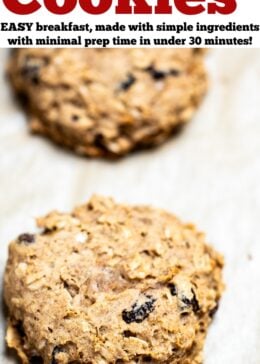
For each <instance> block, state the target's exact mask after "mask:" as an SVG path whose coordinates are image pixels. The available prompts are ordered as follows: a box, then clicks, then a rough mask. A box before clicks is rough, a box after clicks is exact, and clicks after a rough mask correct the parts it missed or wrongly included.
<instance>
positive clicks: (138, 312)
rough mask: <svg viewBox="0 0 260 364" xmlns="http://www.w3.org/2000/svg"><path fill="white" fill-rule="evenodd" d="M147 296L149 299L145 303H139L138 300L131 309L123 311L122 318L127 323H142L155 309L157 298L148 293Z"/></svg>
mask: <svg viewBox="0 0 260 364" xmlns="http://www.w3.org/2000/svg"><path fill="white" fill-rule="evenodd" d="M146 297H147V301H145V302H144V303H143V304H141V305H138V303H137V302H136V303H135V304H133V306H132V309H131V310H129V311H127V310H124V311H123V312H122V319H123V320H124V321H125V322H126V323H127V324H131V323H132V322H136V323H140V322H142V321H144V320H145V319H146V318H147V317H148V316H149V314H150V313H151V312H152V311H153V310H154V303H155V301H156V299H155V298H153V297H152V296H149V295H147V296H146Z"/></svg>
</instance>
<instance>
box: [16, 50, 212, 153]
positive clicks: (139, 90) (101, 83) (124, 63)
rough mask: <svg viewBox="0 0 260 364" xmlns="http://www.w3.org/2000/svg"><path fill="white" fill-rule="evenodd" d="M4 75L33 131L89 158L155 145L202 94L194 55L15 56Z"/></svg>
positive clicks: (203, 81) (199, 56)
mask: <svg viewBox="0 0 260 364" xmlns="http://www.w3.org/2000/svg"><path fill="white" fill-rule="evenodd" d="M9 75H10V78H11V81H12V84H13V86H14V88H15V90H16V91H17V92H18V93H19V94H22V95H23V96H25V98H26V99H27V110H28V114H29V119H30V127H31V130H32V131H33V132H36V133H40V134H43V135H46V136H48V137H49V138H51V139H52V140H54V141H55V142H57V143H59V144H61V145H64V146H67V147H69V148H71V149H73V150H75V151H76V152H78V153H81V154H85V155H88V156H109V157H111V156H121V155H124V154H126V153H128V152H130V151H132V150H134V149H138V148H144V147H150V146H153V145H157V144H160V143H161V142H163V141H164V140H165V139H166V138H168V137H169V136H170V135H171V134H172V133H173V132H174V131H176V130H177V128H178V129H179V127H180V126H181V125H183V124H185V123H186V122H187V121H188V120H189V119H190V118H191V117H192V115H193V113H194V111H195V110H196V108H197V107H198V105H199V103H200V101H201V99H202V96H203V95H204V93H205V91H206V87H207V77H206V72H205V68H204V64H203V52H202V51H200V50H199V51H198V50H194V49H20V50H16V51H14V52H13V53H12V55H11V58H10V64H9ZM23 100H25V99H24V98H23Z"/></svg>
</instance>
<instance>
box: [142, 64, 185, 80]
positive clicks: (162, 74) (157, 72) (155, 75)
mask: <svg viewBox="0 0 260 364" xmlns="http://www.w3.org/2000/svg"><path fill="white" fill-rule="evenodd" d="M146 71H148V72H149V73H150V75H151V76H152V77H153V78H154V79H155V80H162V79H164V78H165V77H167V76H174V77H177V76H179V74H180V72H179V71H178V70H176V69H171V70H170V71H162V70H157V69H155V68H154V66H150V67H148V68H147V69H146Z"/></svg>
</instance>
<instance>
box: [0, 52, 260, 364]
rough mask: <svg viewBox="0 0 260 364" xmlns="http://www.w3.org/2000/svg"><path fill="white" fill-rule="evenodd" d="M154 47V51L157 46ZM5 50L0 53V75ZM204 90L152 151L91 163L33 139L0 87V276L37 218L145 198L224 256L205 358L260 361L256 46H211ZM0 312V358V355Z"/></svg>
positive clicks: (216, 362) (6, 359) (259, 71)
mask: <svg viewBox="0 0 260 364" xmlns="http://www.w3.org/2000/svg"><path fill="white" fill-rule="evenodd" d="M158 52H159V50H158ZM6 55H7V52H6V51H5V50H1V51H0V57H1V59H0V67H1V73H3V72H2V70H3V69H4V64H5V62H6ZM207 64H208V68H209V72H210V75H211V89H210V92H209V94H208V96H207V97H206V99H205V101H204V103H203V105H202V107H201V108H200V110H199V112H198V113H197V115H196V117H195V118H194V119H193V121H192V123H190V124H189V125H188V126H187V127H186V128H185V130H184V131H183V132H182V133H181V134H180V135H179V136H178V137H176V138H173V139H171V141H169V142H168V143H166V144H164V145H163V146H162V147H160V148H159V149H156V150H153V151H147V152H140V153H136V154H133V155H131V156H129V157H126V158H125V159H122V160H120V161H118V162H106V161H102V160H89V159H84V158H81V157H78V156H76V155H74V154H72V153H70V152H67V151H64V150H62V149H60V148H58V147H56V146H54V145H53V144H51V143H50V142H48V141H46V140H44V139H42V138H41V137H36V136H31V135H30V134H29V133H28V131H27V128H26V123H25V116H24V114H23V113H22V112H21V110H20V109H19V107H18V106H17V104H16V103H15V101H14V100H13V99H12V98H11V97H10V92H9V89H8V85H7V84H6V81H5V80H4V77H3V76H1V87H0V125H1V127H0V224H1V227H0V244H1V254H0V275H1V281H2V276H3V270H4V265H5V261H6V258H7V246H8V242H9V241H10V240H11V239H12V238H14V237H16V236H17V235H18V234H19V233H22V232H25V231H31V230H33V229H34V217H36V216H40V215H43V214H45V213H47V212H48V211H50V210H52V209H60V210H70V209H71V208H72V207H73V206H74V205H75V204H79V203H81V202H84V201H86V200H87V199H88V198H89V197H90V195H91V194H93V193H100V194H104V195H111V196H114V197H115V198H116V199H117V200H118V201H120V202H130V203H146V204H153V205H155V206H158V207H162V208H165V209H168V210H170V211H172V212H174V213H175V214H177V215H179V216H180V217H181V218H182V219H183V220H185V221H192V222H195V223H196V224H197V225H198V226H199V228H200V229H202V230H204V231H205V232H206V233H207V238H208V241H209V242H210V243H211V244H212V245H214V247H215V248H216V249H218V250H219V251H221V252H222V253H223V254H224V255H225V259H226V266H225V281H226V291H225V294H224V296H223V299H222V301H221V305H220V309H219V311H218V313H217V315H216V318H215V320H214V323H213V324H212V326H211V328H210V331H209V334H208V337H207V342H206V347H205V364H259V363H260V49H256V50H249V49H244V50H243V49H240V50H238V49H237V50H231V49H226V50H224V49H223V50H212V51H210V52H209V54H208V55H207ZM4 327H5V317H4V315H3V314H2V313H1V327H0V363H1V364H9V363H17V360H16V359H15V358H14V357H13V356H10V355H7V354H6V352H5V344H4Z"/></svg>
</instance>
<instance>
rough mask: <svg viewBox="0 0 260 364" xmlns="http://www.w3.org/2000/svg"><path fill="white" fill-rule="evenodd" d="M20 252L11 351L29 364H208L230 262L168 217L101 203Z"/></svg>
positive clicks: (62, 220) (59, 220)
mask: <svg viewBox="0 0 260 364" xmlns="http://www.w3.org/2000/svg"><path fill="white" fill-rule="evenodd" d="M38 226H39V227H40V228H41V229H42V230H41V232H40V233H38V234H34V235H32V234H28V233H26V234H22V235H20V236H19V237H18V238H17V239H16V240H15V241H13V242H12V243H11V244H10V248H9V259H8V263H7V267H6V272H5V279H4V296H5V302H6V304H7V307H8V310H9V322H8V329H7V343H8V346H9V347H11V348H15V349H16V350H17V352H18V354H19V356H20V358H21V359H22V362H23V363H24V364H28V363H29V362H30V360H31V359H32V358H33V359H34V360H35V358H40V359H41V360H42V362H43V363H44V364H49V363H55V364H65V363H66V364H67V363H78V364H80V363H82V364H83V363H84V364H86V363H89V364H101V363H102V364H106V363H132V364H134V363H145V362H147V361H149V362H152V363H171V364H184V363H185V364H198V363H201V362H202V348H203V342H204V339H205V335H206V331H207V328H208V325H209V324H210V322H211V320H212V317H213V315H214V313H215V311H216V309H217V307H218V301H219V299H220V296H221V293H222V290H223V284H222V277H221V271H222V267H223V259H222V257H221V256H220V255H219V254H218V253H217V252H215V251H214V250H213V249H212V248H211V247H210V246H208V245H207V244H206V243H205V240H204V235H203V234H202V233H200V232H198V231H197V230H196V229H195V227H194V226H193V225H191V224H183V223H181V222H180V221H179V220H178V219H177V218H176V217H174V216H173V215H171V214H170V213H167V212H165V211H163V210H159V209H155V208H150V207H147V206H127V205H119V204H116V203H115V202H114V201H113V200H112V199H109V198H103V197H93V198H92V199H91V200H90V201H89V202H88V203H87V204H86V205H83V206H80V207H78V208H76V209H75V210H74V211H73V212H72V213H71V214H66V213H59V212H52V213H50V214H49V215H47V216H46V217H44V218H40V219H38Z"/></svg>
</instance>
